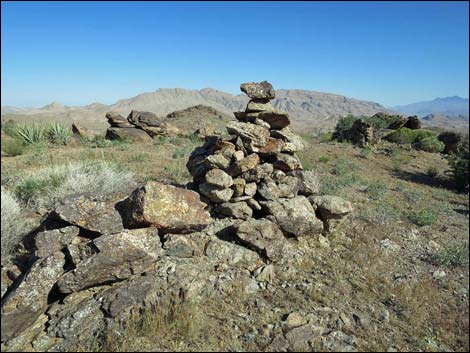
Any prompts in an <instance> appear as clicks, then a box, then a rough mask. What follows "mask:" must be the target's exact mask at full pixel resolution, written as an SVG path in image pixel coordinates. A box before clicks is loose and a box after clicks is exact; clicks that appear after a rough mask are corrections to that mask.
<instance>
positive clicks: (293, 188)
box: [258, 176, 300, 200]
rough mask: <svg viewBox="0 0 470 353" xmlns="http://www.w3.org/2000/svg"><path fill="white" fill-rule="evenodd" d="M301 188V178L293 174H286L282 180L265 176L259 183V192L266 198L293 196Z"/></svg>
mask: <svg viewBox="0 0 470 353" xmlns="http://www.w3.org/2000/svg"><path fill="white" fill-rule="evenodd" d="M299 188H300V180H299V179H298V178H296V177H293V176H285V177H284V178H282V179H281V180H275V179H273V178H265V179H264V181H262V182H261V183H260V184H259V188H258V194H259V195H260V196H261V197H262V198H263V199H264V200H276V199H278V198H282V197H285V198H291V197H295V196H296V195H297V192H298V191H299Z"/></svg>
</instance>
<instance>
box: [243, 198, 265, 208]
mask: <svg viewBox="0 0 470 353" xmlns="http://www.w3.org/2000/svg"><path fill="white" fill-rule="evenodd" d="M246 203H247V205H248V206H250V207H251V208H252V209H253V210H254V211H261V209H262V208H261V205H260V204H259V202H258V201H256V200H255V199H248V200H246Z"/></svg>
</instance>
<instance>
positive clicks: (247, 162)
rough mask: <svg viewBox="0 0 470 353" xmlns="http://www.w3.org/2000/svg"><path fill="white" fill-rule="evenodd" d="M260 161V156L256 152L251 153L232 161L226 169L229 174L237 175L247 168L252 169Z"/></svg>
mask: <svg viewBox="0 0 470 353" xmlns="http://www.w3.org/2000/svg"><path fill="white" fill-rule="evenodd" d="M259 162H260V158H259V156H258V155H257V154H256V153H252V154H250V155H249V156H246V157H245V158H243V159H241V160H239V161H236V162H234V163H232V165H231V166H230V167H229V169H228V173H229V174H230V175H231V176H238V175H240V174H242V173H244V172H246V171H248V170H252V169H254V168H255V167H256V166H257V165H258V164H259Z"/></svg>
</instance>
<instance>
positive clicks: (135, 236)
mask: <svg viewBox="0 0 470 353" xmlns="http://www.w3.org/2000/svg"><path fill="white" fill-rule="evenodd" d="M93 245H94V246H95V247H96V249H98V253H96V254H94V255H92V256H90V257H89V258H87V259H85V260H83V261H81V262H80V263H79V264H78V265H77V267H76V268H75V269H73V270H72V271H69V272H67V273H66V274H64V275H63V276H62V277H61V278H60V279H59V281H58V282H57V287H58V289H59V291H60V292H61V293H72V292H77V291H79V290H83V289H85V288H90V287H92V286H95V285H101V284H103V283H113V282H118V281H122V280H124V279H126V278H129V277H130V276H132V275H135V274H139V273H142V272H144V271H145V270H146V269H147V268H148V267H149V266H150V265H151V264H152V263H154V262H155V261H157V260H158V259H159V257H160V255H161V253H162V247H161V243H160V238H159V236H158V232H157V231H156V230H155V229H152V228H143V229H132V230H125V231H123V232H121V233H119V234H110V235H103V236H101V237H99V238H97V239H95V240H94V241H93Z"/></svg>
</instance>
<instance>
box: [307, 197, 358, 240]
mask: <svg viewBox="0 0 470 353" xmlns="http://www.w3.org/2000/svg"><path fill="white" fill-rule="evenodd" d="M309 201H310V202H311V204H312V205H313V207H315V209H316V210H317V214H319V216H320V218H321V220H322V221H323V224H324V226H325V230H326V231H332V230H333V229H334V228H335V227H337V226H338V225H339V224H341V223H342V222H343V221H344V219H345V217H346V216H347V215H348V214H349V213H351V212H352V210H353V208H352V205H351V203H350V202H349V201H347V200H344V199H343V198H341V197H338V196H330V195H324V196H310V197H309Z"/></svg>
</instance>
